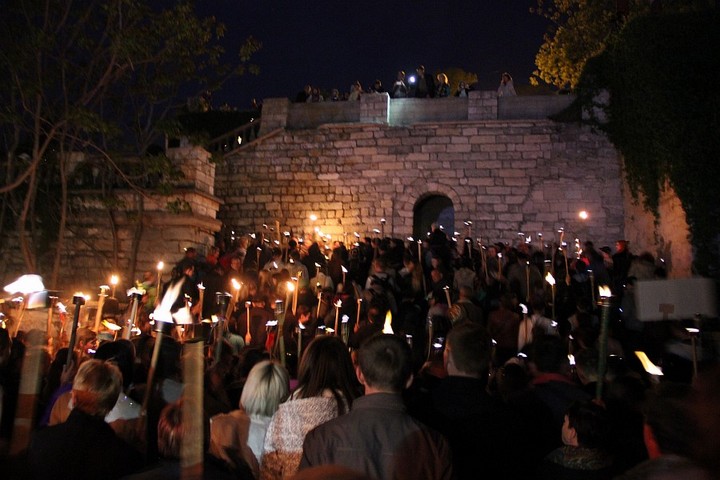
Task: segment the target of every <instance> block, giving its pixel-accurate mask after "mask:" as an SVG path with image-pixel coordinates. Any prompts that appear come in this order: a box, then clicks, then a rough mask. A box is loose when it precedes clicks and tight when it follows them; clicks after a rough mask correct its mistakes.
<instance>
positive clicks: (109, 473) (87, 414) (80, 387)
mask: <svg viewBox="0 0 720 480" xmlns="http://www.w3.org/2000/svg"><path fill="white" fill-rule="evenodd" d="M121 389H122V374H121V373H120V370H119V369H118V367H116V366H115V365H113V364H112V363H109V362H103V361H100V360H87V361H86V362H84V363H83V364H82V365H80V368H79V369H78V372H77V374H76V375H75V379H74V380H73V386H72V403H73V409H72V412H71V413H70V416H69V417H68V419H67V421H66V422H64V423H61V424H58V425H54V426H51V427H47V428H45V429H42V430H38V431H37V432H36V433H35V436H34V437H33V439H32V441H31V444H30V447H29V449H28V462H29V464H30V469H31V471H32V475H33V478H37V479H43V480H48V479H55V478H57V479H60V478H72V479H74V480H77V479H95V478H103V479H113V478H120V477H122V476H124V475H127V474H129V473H132V472H133V471H135V470H137V469H138V468H140V466H141V465H142V458H141V456H140V454H139V453H138V452H137V451H136V450H135V449H134V448H133V447H132V446H130V445H129V444H127V443H125V442H124V441H122V440H120V439H119V438H118V437H117V436H116V435H115V432H113V430H112V428H111V427H110V426H109V425H108V424H107V423H105V415H107V414H108V413H109V412H110V410H112V409H113V407H114V406H115V403H116V402H117V399H118V396H119V394H120V391H121Z"/></svg>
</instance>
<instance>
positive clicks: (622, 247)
mask: <svg viewBox="0 0 720 480" xmlns="http://www.w3.org/2000/svg"><path fill="white" fill-rule="evenodd" d="M627 244H628V242H627V240H618V241H617V242H615V251H616V252H617V253H621V252H624V251H626V250H627Z"/></svg>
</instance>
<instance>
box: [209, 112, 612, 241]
mask: <svg viewBox="0 0 720 480" xmlns="http://www.w3.org/2000/svg"><path fill="white" fill-rule="evenodd" d="M225 160H226V161H225V162H224V163H223V164H222V165H220V166H219V167H218V176H217V181H216V192H217V195H218V196H220V197H221V198H223V200H224V202H225V203H224V205H223V206H221V208H220V213H219V216H220V219H221V220H222V221H223V222H224V223H225V224H226V225H228V226H231V227H233V228H234V229H235V230H236V231H239V232H249V231H253V230H258V229H259V228H260V226H261V225H262V224H263V223H267V224H273V223H274V221H276V220H277V221H279V222H280V224H281V228H282V229H290V228H292V229H293V230H294V231H295V232H303V231H305V232H309V231H311V230H312V229H313V228H314V227H320V228H321V229H322V231H323V232H324V233H328V234H331V235H333V237H335V238H340V237H342V236H343V234H345V235H347V234H351V233H352V232H354V231H357V232H359V233H361V234H362V235H368V234H371V232H372V229H373V228H379V226H380V219H381V218H385V219H386V221H387V223H386V225H385V231H386V234H389V235H393V236H395V237H399V238H404V237H406V236H408V235H411V234H412V232H413V211H414V208H415V206H416V205H417V202H418V201H421V200H423V199H424V198H427V197H428V196H431V195H444V196H447V197H448V198H450V200H452V202H453V207H454V210H455V219H456V225H455V226H454V227H455V229H457V230H461V227H462V221H463V220H471V221H473V223H474V227H473V235H474V236H476V235H477V236H479V235H482V236H483V238H484V239H486V240H488V239H489V240H490V241H493V242H495V241H508V242H511V243H512V242H514V241H516V239H517V233H518V232H526V233H529V234H532V235H533V236H535V235H536V234H537V233H538V232H542V233H543V234H544V238H545V239H546V240H547V241H551V240H552V239H553V237H554V235H555V234H554V232H556V231H557V229H558V228H559V227H564V228H565V229H566V231H567V232H568V233H569V235H568V236H567V237H566V238H570V236H572V237H575V236H578V237H580V238H581V239H582V240H585V239H593V240H594V241H595V242H596V244H598V245H605V244H609V245H612V244H613V242H614V241H615V240H616V239H617V238H618V236H619V235H621V234H624V227H625V225H624V216H623V213H624V210H623V208H624V206H623V194H622V180H621V171H620V160H619V158H618V154H617V152H616V151H615V150H614V148H613V147H612V145H611V144H610V143H609V142H608V141H607V140H606V138H605V137H604V136H601V135H597V134H594V133H593V132H591V131H590V130H589V129H586V128H583V127H579V126H577V125H570V124H557V123H553V122H550V121H547V120H529V121H498V120H495V121H473V122H469V121H465V122H443V123H425V124H419V125H409V126H389V125H383V124H374V125H368V124H332V125H324V126H321V127H319V128H317V129H313V130H286V131H284V132H281V133H278V134H276V135H274V136H272V137H270V138H267V139H265V140H264V141H263V142H261V143H258V144H256V145H250V146H248V147H246V148H245V149H242V150H240V151H237V152H235V153H234V154H233V155H230V156H227V157H226V159H225ZM580 210H586V211H587V212H588V213H589V218H588V219H587V220H586V221H581V220H579V219H578V216H577V215H578V212H579V211H580ZM311 214H315V215H317V217H318V220H317V221H316V222H311V221H310V220H309V216H310V215H311ZM457 224H459V225H457Z"/></svg>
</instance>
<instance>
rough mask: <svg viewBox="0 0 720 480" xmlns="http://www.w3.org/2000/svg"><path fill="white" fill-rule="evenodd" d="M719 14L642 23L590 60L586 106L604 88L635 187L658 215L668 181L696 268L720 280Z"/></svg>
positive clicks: (611, 131)
mask: <svg viewBox="0 0 720 480" xmlns="http://www.w3.org/2000/svg"><path fill="white" fill-rule="evenodd" d="M719 20H720V16H719V15H718V12H717V11H715V10H713V11H706V12H702V13H684V14H673V15H650V16H646V17H643V18H637V19H636V20H635V21H633V22H630V23H628V25H627V26H626V28H625V29H624V30H623V32H622V35H620V36H619V37H618V38H617V39H616V40H615V41H614V42H613V43H612V44H611V45H610V46H609V47H608V49H607V51H606V52H605V53H604V54H603V55H601V56H600V57H598V58H597V59H594V60H593V61H592V62H590V63H589V64H588V66H587V68H586V72H585V74H584V76H583V79H582V82H581V92H582V97H581V98H582V101H583V103H584V104H585V105H589V106H595V107H598V105H593V99H594V98H596V96H597V95H598V93H599V92H600V91H601V90H603V89H605V90H607V91H608V92H609V93H610V102H609V104H608V105H607V106H606V107H605V113H606V116H607V119H608V121H607V123H604V124H601V125H600V126H601V128H603V129H604V130H605V131H606V132H607V134H608V136H609V138H610V140H611V141H612V142H613V144H615V145H616V147H617V148H618V149H619V150H620V151H621V153H622V155H623V157H624V160H625V169H626V174H627V179H628V182H629V184H630V185H631V188H632V189H633V190H637V191H640V192H642V193H643V195H644V197H645V199H646V207H647V208H648V209H650V210H652V211H655V212H657V207H658V201H659V196H660V193H661V192H662V189H663V188H664V186H665V185H666V183H669V185H670V186H672V188H673V189H674V190H675V192H676V193H677V195H678V197H679V198H680V201H681V202H682V206H683V208H684V210H685V213H686V217H687V221H688V224H689V227H690V232H691V241H692V244H693V247H694V249H695V254H694V259H695V270H696V271H697V272H698V273H700V274H703V275H709V276H713V277H719V276H720V249H719V248H718V243H719V240H720V206H718V202H717V195H716V193H715V189H716V188H717V185H718V182H720V163H719V162H718V157H719V156H720V136H719V135H718V132H720V118H719V117H718V112H720V93H718V89H717V85H715V79H717V78H719V76H720V60H718V57H717V56H716V55H712V54H711V52H717V51H718V49H720V29H718V25H720V22H719Z"/></svg>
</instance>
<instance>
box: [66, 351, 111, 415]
mask: <svg viewBox="0 0 720 480" xmlns="http://www.w3.org/2000/svg"><path fill="white" fill-rule="evenodd" d="M121 389H122V374H121V373H120V369H119V368H118V367H116V366H115V365H114V364H112V363H108V362H103V361H101V360H95V359H92V360H87V361H86V362H84V363H83V364H82V365H80V368H79V369H78V372H77V374H76V375H75V379H74V380H73V387H72V391H73V403H74V404H75V408H77V409H79V410H80V411H82V412H85V413H87V414H89V415H94V416H101V417H104V416H105V415H107V414H108V412H109V411H110V410H112V409H113V407H114V406H115V403H116V402H117V399H118V396H119V395H120V391H121Z"/></svg>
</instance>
